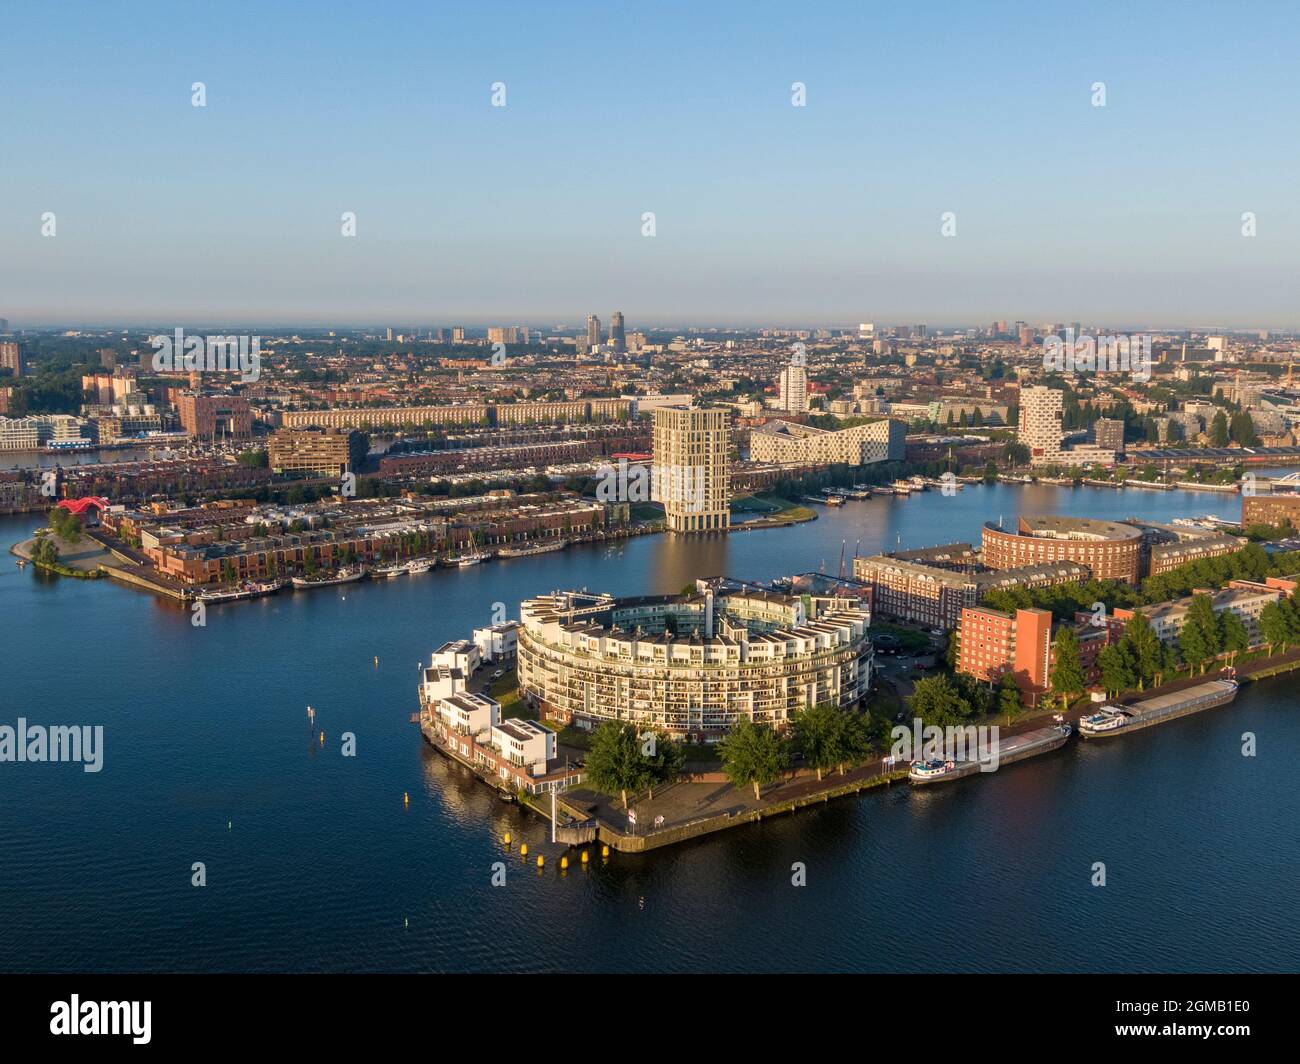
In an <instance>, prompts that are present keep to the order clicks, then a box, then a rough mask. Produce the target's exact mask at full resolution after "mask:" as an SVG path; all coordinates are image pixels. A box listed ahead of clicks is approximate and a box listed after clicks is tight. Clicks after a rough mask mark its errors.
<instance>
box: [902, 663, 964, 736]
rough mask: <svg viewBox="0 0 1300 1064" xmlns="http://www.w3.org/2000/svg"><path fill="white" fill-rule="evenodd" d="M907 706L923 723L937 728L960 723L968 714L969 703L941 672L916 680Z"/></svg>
mask: <svg viewBox="0 0 1300 1064" xmlns="http://www.w3.org/2000/svg"><path fill="white" fill-rule="evenodd" d="M907 708H908V709H909V710H911V713H912V716H913V717H917V718H919V719H920V720H921V722H922V723H923V724H926V725H934V726H935V727H938V728H946V727H948V726H950V725H956V724H960V723H962V722H963V721H965V720H966V719H967V718H968V717H969V716H970V703H969V702H967V701H966V700H965V699H964V698H962V696H961V692H960V691H958V690H957V688H956V686H955V685H954V684H953V682H952V680H950V679H949V678H948V677H947V676H946V675H944V674H943V673H939V675H937V676H924V677H922V678H921V679H919V680H917V681H916V684H915V686H913V688H912V693H911V694H910V695H909V696H908V698H907Z"/></svg>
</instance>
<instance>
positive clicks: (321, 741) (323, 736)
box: [320, 732, 325, 746]
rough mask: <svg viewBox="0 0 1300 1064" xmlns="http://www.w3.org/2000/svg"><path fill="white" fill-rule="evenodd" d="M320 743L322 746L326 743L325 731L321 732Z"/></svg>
mask: <svg viewBox="0 0 1300 1064" xmlns="http://www.w3.org/2000/svg"><path fill="white" fill-rule="evenodd" d="M320 744H321V746H324V745H325V733H324V732H321V733H320Z"/></svg>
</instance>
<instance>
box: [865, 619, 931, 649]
mask: <svg viewBox="0 0 1300 1064" xmlns="http://www.w3.org/2000/svg"><path fill="white" fill-rule="evenodd" d="M871 634H872V635H873V636H874V635H888V636H892V637H893V640H894V643H893V644H892V645H895V646H899V647H902V648H903V649H904V650H929V649H930V647H931V646H932V645H933V644H932V643H931V641H930V636H928V635H927V634H926V633H925V632H919V631H917V630H916V629H915V628H904V627H903V626H902V625H898V624H888V623H886V622H884V621H876V622H873V623H872V625H871Z"/></svg>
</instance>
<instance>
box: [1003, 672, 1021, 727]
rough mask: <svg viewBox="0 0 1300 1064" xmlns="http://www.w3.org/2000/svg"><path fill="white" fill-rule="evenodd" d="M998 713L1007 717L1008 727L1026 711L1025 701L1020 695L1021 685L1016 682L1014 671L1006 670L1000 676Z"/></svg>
mask: <svg viewBox="0 0 1300 1064" xmlns="http://www.w3.org/2000/svg"><path fill="white" fill-rule="evenodd" d="M997 705H998V715H999V716H1002V717H1006V718H1007V727H1010V726H1011V722H1012V721H1013V720H1015V719H1016V718H1017V717H1018V716H1020V714H1021V713H1023V712H1024V709H1025V706H1024V702H1023V701H1022V700H1021V697H1020V685H1019V684H1018V683H1016V677H1015V674H1014V673H1010V672H1004V673H1003V674H1002V675H1001V676H1000V677H998V702H997Z"/></svg>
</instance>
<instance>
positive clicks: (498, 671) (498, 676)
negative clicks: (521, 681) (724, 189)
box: [492, 669, 506, 680]
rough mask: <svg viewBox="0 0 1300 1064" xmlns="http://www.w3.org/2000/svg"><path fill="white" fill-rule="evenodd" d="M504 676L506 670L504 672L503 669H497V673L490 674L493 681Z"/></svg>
mask: <svg viewBox="0 0 1300 1064" xmlns="http://www.w3.org/2000/svg"><path fill="white" fill-rule="evenodd" d="M505 674H506V670H505V669H497V671H496V672H494V673H493V674H492V679H494V680H499V679H501V677H502V676H504V675H505Z"/></svg>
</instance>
